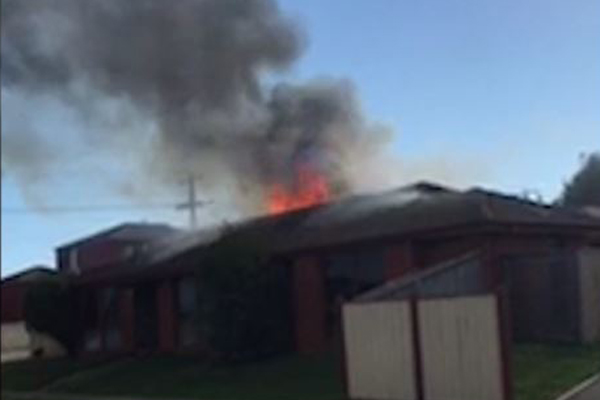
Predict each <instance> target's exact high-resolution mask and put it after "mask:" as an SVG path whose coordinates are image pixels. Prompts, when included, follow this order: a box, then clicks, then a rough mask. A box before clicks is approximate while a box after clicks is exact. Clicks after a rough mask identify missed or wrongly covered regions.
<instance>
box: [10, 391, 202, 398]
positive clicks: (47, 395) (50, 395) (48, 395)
mask: <svg viewBox="0 0 600 400" xmlns="http://www.w3.org/2000/svg"><path fill="white" fill-rule="evenodd" d="M0 400H148V399H147V398H141V397H105V396H85V395H83V396H82V395H79V394H58V393H48V392H44V391H39V392H10V391H3V392H2V395H1V396H0ZM152 400H198V399H175V398H153V399H152ZM202 400H206V399H202Z"/></svg>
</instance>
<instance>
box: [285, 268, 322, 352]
mask: <svg viewBox="0 0 600 400" xmlns="http://www.w3.org/2000/svg"><path fill="white" fill-rule="evenodd" d="M292 275H293V290H294V308H295V316H296V349H297V351H298V352H299V353H300V354H314V353H319V352H322V351H324V350H326V349H327V348H328V343H327V334H326V329H327V328H326V312H327V310H326V307H327V301H326V294H325V279H324V274H323V269H322V268H321V266H320V265H319V261H318V259H317V258H316V257H302V258H300V259H298V260H297V261H296V262H295V264H294V265H293V274H292Z"/></svg>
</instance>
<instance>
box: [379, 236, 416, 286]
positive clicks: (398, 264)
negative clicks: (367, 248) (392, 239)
mask: <svg viewBox="0 0 600 400" xmlns="http://www.w3.org/2000/svg"><path fill="white" fill-rule="evenodd" d="M385 263H386V276H385V278H386V280H387V281H391V280H394V279H396V278H400V277H401V276H403V275H406V274H407V273H409V272H410V271H412V270H414V269H415V267H416V263H415V257H414V251H413V246H412V243H411V242H404V243H401V244H397V245H394V246H391V247H389V248H388V249H387V250H386V255H385Z"/></svg>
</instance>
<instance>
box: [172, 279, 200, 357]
mask: <svg viewBox="0 0 600 400" xmlns="http://www.w3.org/2000/svg"><path fill="white" fill-rule="evenodd" d="M196 290H197V289H196V282H195V280H194V278H184V279H182V280H181V281H179V290H178V291H177V292H178V299H177V300H178V301H177V303H178V311H179V345H180V346H181V347H190V346H193V345H194V344H196V342H197V337H198V331H197V329H196V318H195V317H196V310H197V307H198V298H197V297H198V296H197V291H196Z"/></svg>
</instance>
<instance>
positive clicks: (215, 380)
mask: <svg viewBox="0 0 600 400" xmlns="http://www.w3.org/2000/svg"><path fill="white" fill-rule="evenodd" d="M337 371H338V368H337V364H336V361H335V360H334V359H333V357H318V358H311V357H286V358H281V359H275V360H272V361H269V362H263V363H260V364H252V365H244V366H237V367H212V368H211V367H208V366H207V365H203V364H202V363H200V362H198V361H196V360H193V359H182V358H152V359H148V360H129V361H121V362H118V363H114V364H111V365H106V366H103V367H99V368H96V369H93V370H89V371H86V372H83V373H80V374H77V376H74V377H73V378H71V379H68V380H66V381H62V382H61V383H60V384H58V385H56V386H53V388H52V390H53V391H56V392H62V393H79V394H82V393H86V394H96V395H108V396H112V395H124V396H142V397H163V398H164V397H175V398H177V397H180V398H204V399H213V400H221V399H223V400H233V399H247V400H275V399H277V400H286V399H290V400H298V399H303V398H306V399H311V400H330V399H331V400H334V399H340V398H342V397H343V396H342V386H341V380H340V379H339V377H338V376H337Z"/></svg>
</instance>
